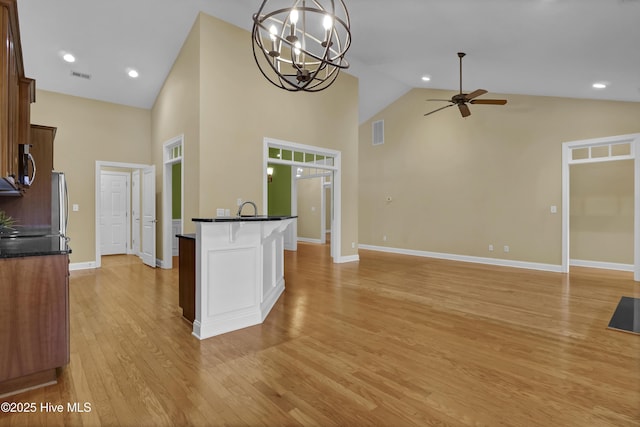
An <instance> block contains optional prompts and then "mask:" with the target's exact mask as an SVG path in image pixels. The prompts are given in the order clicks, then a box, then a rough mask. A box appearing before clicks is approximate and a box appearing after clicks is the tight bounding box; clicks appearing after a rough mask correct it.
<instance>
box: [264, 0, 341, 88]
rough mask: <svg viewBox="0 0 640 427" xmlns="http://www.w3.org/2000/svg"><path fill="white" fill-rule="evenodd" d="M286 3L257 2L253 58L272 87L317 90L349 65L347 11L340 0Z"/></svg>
mask: <svg viewBox="0 0 640 427" xmlns="http://www.w3.org/2000/svg"><path fill="white" fill-rule="evenodd" d="M283 3H286V4H288V5H290V6H289V7H286V5H283ZM291 3H292V0H275V1H270V0H264V1H263V2H262V6H260V9H259V10H258V13H256V14H255V15H253V31H252V39H253V57H254V59H255V60H256V64H258V68H259V69H260V71H261V72H262V74H263V75H264V76H265V77H266V78H267V80H269V81H270V82H271V83H273V84H274V85H276V86H278V87H280V88H282V89H285V90H288V91H291V92H296V91H300V90H302V91H307V92H319V91H321V90H324V89H326V88H327V87H329V86H330V85H331V84H332V83H333V82H334V81H335V79H336V78H337V77H338V73H339V72H340V70H341V69H346V68H349V63H348V62H347V60H346V59H345V58H344V55H345V53H346V52H347V50H348V49H349V46H351V30H350V21H349V12H348V11H347V8H346V6H345V5H344V2H343V1H342V0H337V1H334V0H329V1H327V0H322V1H321V0H293V5H291ZM267 4H269V6H270V8H268V7H267Z"/></svg>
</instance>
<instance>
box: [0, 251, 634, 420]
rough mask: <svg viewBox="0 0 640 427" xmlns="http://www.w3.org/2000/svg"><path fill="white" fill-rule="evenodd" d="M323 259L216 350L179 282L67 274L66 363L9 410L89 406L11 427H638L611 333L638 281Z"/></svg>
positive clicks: (624, 336) (295, 264) (628, 351)
mask: <svg viewBox="0 0 640 427" xmlns="http://www.w3.org/2000/svg"><path fill="white" fill-rule="evenodd" d="M327 251H328V247H327V246H314V245H305V244H300V245H299V251H298V252H297V253H287V257H286V291H285V293H284V294H283V296H282V297H281V299H280V300H279V301H278V303H277V304H276V306H275V307H274V309H273V311H272V312H271V314H270V315H269V317H268V318H267V320H266V321H265V323H264V324H263V325H261V326H255V327H251V328H247V329H244V330H241V331H237V332H232V333H229V334H225V335H222V336H219V337H214V338H211V339H208V340H204V341H198V340H197V339H195V338H194V337H192V336H191V334H190V332H191V327H190V325H189V324H187V323H186V322H185V321H183V320H182V319H181V317H180V311H179V309H178V306H177V302H178V286H177V281H178V271H177V270H173V271H166V270H160V269H157V270H153V269H150V268H148V267H145V266H144V265H142V264H141V263H140V262H139V261H138V260H137V259H136V258H134V257H126V256H116V257H105V258H103V267H102V268H101V269H100V270H96V271H85V272H74V273H72V276H71V285H70V294H71V304H70V310H71V363H70V364H69V366H67V367H66V368H65V369H64V370H63V372H62V375H61V379H60V382H59V384H58V385H55V386H50V387H46V388H44V389H40V390H36V391H31V392H27V393H23V394H21V395H17V396H13V397H11V398H5V399H0V400H5V401H6V400H9V401H14V402H36V403H37V404H38V405H40V404H41V403H43V402H51V403H55V404H57V403H62V404H64V405H66V404H67V402H81V403H83V402H89V403H90V404H91V412H89V413H83V414H71V413H68V412H65V413H63V414H46V413H41V412H38V413H35V414H11V415H7V414H0V425H3V426H4V425H9V426H13V425H25V426H26V425H28V426H37V425H48V426H49V425H65V426H67V425H96V426H98V425H102V426H110V425H124V426H142V425H148V426H182V425H250V426H253V425H267V426H284V425H288V426H296V425H320V426H360V425H382V426H403V425H420V426H426V425H438V426H442V425H451V426H458V425H473V426H483V425H484V426H580V427H584V426H638V425H640V336H639V335H633V334H629V333H623V332H618V331H612V330H608V329H607V328H606V326H607V324H608V322H609V319H610V317H611V315H612V313H613V311H614V309H615V307H616V305H617V303H618V300H619V299H620V297H621V296H632V297H640V286H639V285H637V284H635V283H634V282H633V281H632V276H631V274H629V273H615V272H603V271H598V270H589V269H577V268H576V269H574V270H572V272H571V274H570V275H569V276H566V275H561V274H555V273H544V272H535V271H527V270H517V269H508V268H494V267H488V266H482V265H475V264H466V263H455V262H449V261H438V260H431V259H425V258H414V257H408V256H400V255H392V254H381V253H376V252H369V251H361V252H360V257H361V261H360V262H359V263H352V264H344V265H334V264H331V263H330V262H329V256H328V253H327Z"/></svg>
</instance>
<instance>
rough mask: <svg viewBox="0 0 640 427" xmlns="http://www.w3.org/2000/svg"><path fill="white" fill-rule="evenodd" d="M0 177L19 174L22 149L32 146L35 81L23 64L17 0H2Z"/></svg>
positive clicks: (0, 12)
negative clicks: (28, 75) (19, 147)
mask: <svg viewBox="0 0 640 427" xmlns="http://www.w3.org/2000/svg"><path fill="white" fill-rule="evenodd" d="M0 37H1V38H2V40H1V41H2V45H1V46H0V177H6V176H10V175H14V176H17V175H18V146H19V145H20V144H28V143H29V127H30V122H31V117H30V110H31V103H32V102H34V101H35V80H33V79H29V78H26V77H25V75H24V66H23V63H22V48H21V44H20V28H19V26H18V7H17V4H16V0H0Z"/></svg>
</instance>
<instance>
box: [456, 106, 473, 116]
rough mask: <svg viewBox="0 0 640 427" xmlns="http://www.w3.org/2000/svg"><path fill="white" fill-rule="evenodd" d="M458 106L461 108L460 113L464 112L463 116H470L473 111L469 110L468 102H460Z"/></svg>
mask: <svg viewBox="0 0 640 427" xmlns="http://www.w3.org/2000/svg"><path fill="white" fill-rule="evenodd" d="M458 108H459V109H460V114H462V117H469V116H470V115H471V111H470V110H469V107H468V106H467V104H458Z"/></svg>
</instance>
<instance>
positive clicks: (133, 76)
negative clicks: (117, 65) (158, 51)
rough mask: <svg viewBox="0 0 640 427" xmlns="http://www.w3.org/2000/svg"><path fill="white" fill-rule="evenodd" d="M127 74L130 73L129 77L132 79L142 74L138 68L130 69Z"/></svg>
mask: <svg viewBox="0 0 640 427" xmlns="http://www.w3.org/2000/svg"><path fill="white" fill-rule="evenodd" d="M127 74H128V75H129V77H131V78H132V79H135V78H136V77H138V76H139V75H140V74H138V72H137V71H136V70H133V69H131V70H129V71H127Z"/></svg>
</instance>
